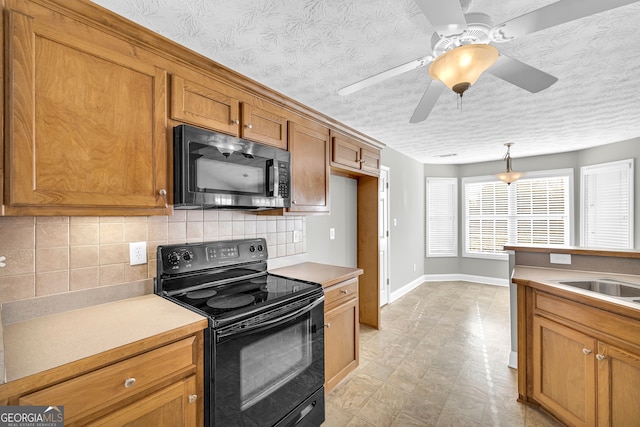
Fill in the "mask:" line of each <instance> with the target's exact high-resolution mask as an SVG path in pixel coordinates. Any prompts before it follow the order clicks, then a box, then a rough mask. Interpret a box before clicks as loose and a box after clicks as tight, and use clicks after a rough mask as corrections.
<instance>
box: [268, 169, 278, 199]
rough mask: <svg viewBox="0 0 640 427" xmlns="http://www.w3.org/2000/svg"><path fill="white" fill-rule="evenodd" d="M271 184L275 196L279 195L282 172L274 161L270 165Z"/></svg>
mask: <svg viewBox="0 0 640 427" xmlns="http://www.w3.org/2000/svg"><path fill="white" fill-rule="evenodd" d="M269 184H270V186H271V192H272V194H273V197H278V196H279V194H278V191H279V190H280V174H279V173H278V164H277V163H276V162H275V161H274V162H273V163H271V165H269Z"/></svg>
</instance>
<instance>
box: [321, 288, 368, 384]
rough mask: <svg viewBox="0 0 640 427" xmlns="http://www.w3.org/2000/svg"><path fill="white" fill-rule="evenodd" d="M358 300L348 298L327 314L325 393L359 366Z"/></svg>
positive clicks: (325, 330) (325, 332)
mask: <svg viewBox="0 0 640 427" xmlns="http://www.w3.org/2000/svg"><path fill="white" fill-rule="evenodd" d="M359 327H360V324H359V321H358V300H357V299H356V298H354V299H351V300H349V301H346V302H345V303H343V304H342V305H339V306H338V307H336V308H334V309H332V310H330V311H328V312H327V313H325V329H324V357H325V362H324V366H325V368H324V372H325V373H324V375H325V392H326V393H328V392H329V391H331V389H333V388H334V387H335V386H336V385H337V384H338V383H339V382H340V381H342V379H344V378H345V377H346V376H347V374H348V373H350V372H351V371H353V370H354V369H355V368H356V367H357V366H358V360H359V345H360V343H359V341H360V340H359V331H358V328H359Z"/></svg>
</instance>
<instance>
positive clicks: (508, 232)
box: [463, 169, 573, 259]
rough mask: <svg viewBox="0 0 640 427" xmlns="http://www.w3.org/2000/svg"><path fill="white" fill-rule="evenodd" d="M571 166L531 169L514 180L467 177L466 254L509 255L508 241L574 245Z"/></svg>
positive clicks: (482, 256) (481, 256) (501, 256)
mask: <svg viewBox="0 0 640 427" xmlns="http://www.w3.org/2000/svg"><path fill="white" fill-rule="evenodd" d="M572 176H573V174H572V170H571V169H563V170H556V171H543V172H529V173H527V175H526V176H525V177H524V178H521V179H520V180H518V181H516V182H515V183H513V184H511V185H507V184H505V183H503V182H500V181H496V180H495V179H494V178H493V177H477V178H465V179H464V180H463V191H464V203H465V206H464V215H465V218H464V227H465V241H464V243H465V245H464V255H465V256H469V257H479V258H494V259H504V258H506V254H505V252H504V251H503V250H502V247H503V246H504V245H506V244H509V243H511V244H529V245H538V244H542V245H569V244H570V242H571V223H570V218H571V200H572V198H571V187H572V185H571V181H572Z"/></svg>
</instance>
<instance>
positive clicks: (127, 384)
mask: <svg viewBox="0 0 640 427" xmlns="http://www.w3.org/2000/svg"><path fill="white" fill-rule="evenodd" d="M135 383H136V379H135V378H127V379H126V380H124V388H131V387H133V385H134V384H135Z"/></svg>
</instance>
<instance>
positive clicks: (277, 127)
mask: <svg viewBox="0 0 640 427" xmlns="http://www.w3.org/2000/svg"><path fill="white" fill-rule="evenodd" d="M269 106H270V104H268V103H266V102H265V103H263V104H262V108H261V107H257V106H255V105H251V104H247V103H244V102H243V103H242V127H241V128H240V135H241V136H242V138H246V139H250V140H252V141H256V142H261V143H263V144H267V145H272V146H274V147H278V148H282V149H283V150H286V149H287V119H286V118H285V117H282V116H281V115H280V114H278V112H275V111H272V109H270V108H269Z"/></svg>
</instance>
